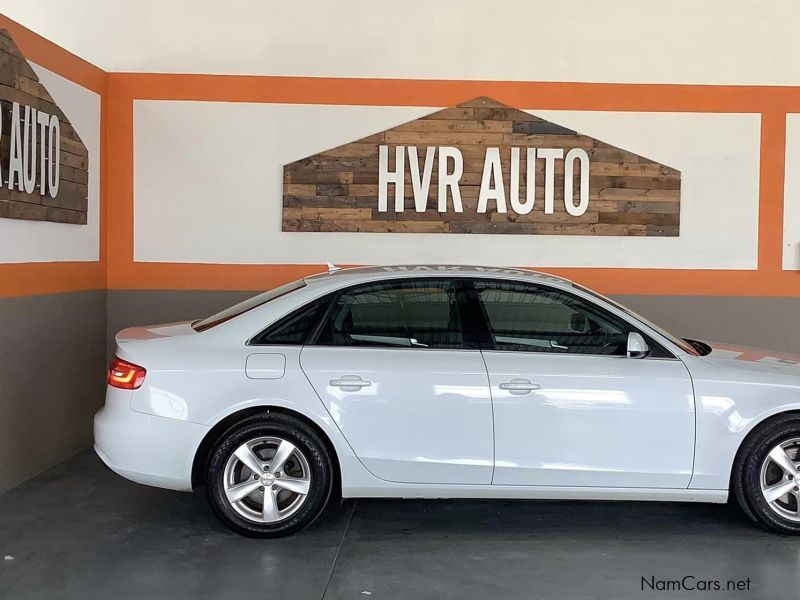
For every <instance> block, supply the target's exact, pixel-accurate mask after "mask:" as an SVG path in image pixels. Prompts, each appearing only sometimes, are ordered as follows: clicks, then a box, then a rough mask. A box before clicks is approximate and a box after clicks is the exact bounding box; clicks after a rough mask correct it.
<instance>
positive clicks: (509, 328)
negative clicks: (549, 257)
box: [474, 279, 695, 488]
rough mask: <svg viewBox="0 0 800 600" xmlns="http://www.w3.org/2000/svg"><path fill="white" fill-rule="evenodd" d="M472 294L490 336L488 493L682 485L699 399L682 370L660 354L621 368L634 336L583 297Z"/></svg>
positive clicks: (493, 284) (529, 290)
mask: <svg viewBox="0 0 800 600" xmlns="http://www.w3.org/2000/svg"><path fill="white" fill-rule="evenodd" d="M474 285H475V287H474V293H475V297H476V299H477V300H478V301H479V302H480V305H481V307H482V309H483V312H484V315H485V318H486V321H487V323H488V329H489V331H488V332H487V334H488V340H487V347H486V348H485V349H484V351H483V355H484V358H485V360H486V366H487V369H488V371H489V378H490V380H491V389H492V396H493V400H494V420H495V474H494V479H493V483H494V484H498V485H540V486H566V487H589V486H590V487H595V486H597V487H641V488H685V487H687V486H688V484H689V480H690V479H691V475H692V464H693V456H694V435H695V421H694V394H693V390H692V383H691V379H690V377H689V373H688V370H687V369H686V367H685V365H684V364H683V362H682V361H680V360H678V359H676V358H675V357H673V356H672V355H670V354H669V353H668V352H667V351H666V350H665V349H664V348H661V347H656V346H654V348H653V351H652V353H651V355H650V356H649V357H647V358H640V359H635V358H627V356H626V353H625V350H626V340H627V334H628V332H629V331H630V330H631V329H633V327H632V325H630V324H629V323H627V321H625V320H624V319H621V318H619V317H618V316H616V315H614V314H612V313H610V312H609V311H607V310H605V309H604V308H602V307H600V306H597V305H596V304H595V303H594V302H590V301H589V300H587V299H584V298H582V297H580V296H577V295H573V294H571V293H567V292H565V291H563V290H560V289H556V288H553V287H549V286H545V285H538V284H537V285H531V284H527V283H524V282H512V281H501V280H480V279H478V280H475V282H474ZM650 341H651V342H653V340H650ZM653 344H655V342H653Z"/></svg>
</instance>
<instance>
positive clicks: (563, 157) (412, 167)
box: [283, 98, 681, 236]
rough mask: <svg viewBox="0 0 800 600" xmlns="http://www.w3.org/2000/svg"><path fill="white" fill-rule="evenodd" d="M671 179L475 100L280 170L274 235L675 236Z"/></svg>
mask: <svg viewBox="0 0 800 600" xmlns="http://www.w3.org/2000/svg"><path fill="white" fill-rule="evenodd" d="M680 187H681V174H680V171H677V170H676V169H673V168H672V167H669V166H667V165H663V164H660V163H657V162H655V161H653V160H650V159H648V158H645V157H642V156H639V155H637V154H634V153H632V152H628V151H626V150H623V149H621V148H617V147H615V146H612V145H610V144H606V143H605V142H602V141H600V140H597V139H594V138H591V137H589V136H586V135H581V134H580V133H578V132H576V131H573V130H571V129H567V128H566V127H562V126H560V125H557V124H555V123H551V122H549V121H545V120H544V119H541V118H539V117H536V116H534V115H531V114H528V113H526V112H524V111H521V110H517V109H514V108H510V107H508V106H506V105H504V104H500V103H499V102H495V101H494V100H491V99H489V98H476V99H474V100H470V101H469V102H465V103H463V104H459V105H458V106H455V107H453V108H447V109H444V110H441V111H439V112H436V113H433V114H431V115H428V116H426V117H423V118H421V119H417V120H415V121H411V122H409V123H405V124H403V125H399V126H397V127H394V128H392V129H389V130H387V131H384V132H382V133H378V134H375V135H372V136H369V137H367V138H364V139H361V140H358V141H355V142H352V143H350V144H345V145H344V146H339V147H338V148H334V149H332V150H327V151H325V152H321V153H319V154H315V155H314V156H309V157H308V158H304V159H301V160H298V161H296V162H293V163H290V164H288V165H285V166H284V168H283V231H366V232H394V233H397V232H409V233H517V234H547V235H561V234H570V235H624V236H628V235H637V236H677V235H678V233H679V227H680Z"/></svg>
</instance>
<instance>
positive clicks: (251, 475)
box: [223, 436, 311, 523]
mask: <svg viewBox="0 0 800 600" xmlns="http://www.w3.org/2000/svg"><path fill="white" fill-rule="evenodd" d="M223 487H224V490H225V496H226V498H227V500H228V502H229V503H230V506H231V507H232V508H233V510H235V511H236V512H237V513H238V514H239V515H241V516H242V517H244V518H245V519H248V520H249V521H253V522H256V523H276V522H278V521H283V520H284V519H288V518H289V517H291V516H292V515H294V514H295V513H296V512H297V511H298V510H300V508H301V507H302V506H303V504H304V503H305V501H306V498H307V497H308V493H309V490H310V489H311V469H310V467H309V464H308V460H307V459H306V457H305V456H304V455H303V453H302V452H301V451H300V450H299V449H298V448H297V446H295V445H294V444H292V443H291V442H290V441H288V440H285V439H283V438H280V437H274V436H262V437H258V438H255V439H252V440H249V441H247V442H245V443H244V444H242V445H240V446H239V447H238V448H236V450H235V451H234V452H233V454H231V456H230V457H229V458H228V460H227V462H226V463H225V470H224V472H223Z"/></svg>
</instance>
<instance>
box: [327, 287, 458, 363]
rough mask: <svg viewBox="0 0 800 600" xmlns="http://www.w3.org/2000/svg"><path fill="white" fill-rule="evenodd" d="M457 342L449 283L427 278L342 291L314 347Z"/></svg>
mask: <svg viewBox="0 0 800 600" xmlns="http://www.w3.org/2000/svg"><path fill="white" fill-rule="evenodd" d="M462 339H463V338H462V333H461V325H460V321H459V314H458V303H457V301H456V294H455V291H454V283H453V282H452V281H450V280H436V279H427V278H426V279H417V280H401V281H388V282H384V283H375V284H369V285H364V286H360V287H357V288H352V289H349V290H345V291H344V292H343V293H342V294H341V296H340V297H339V299H338V300H337V301H336V304H335V305H334V307H333V309H332V310H331V311H330V313H329V317H328V319H327V321H326V323H325V324H324V326H323V328H322V331H321V333H320V337H319V339H318V340H317V343H319V344H323V345H332V346H390V347H419V348H461V347H462Z"/></svg>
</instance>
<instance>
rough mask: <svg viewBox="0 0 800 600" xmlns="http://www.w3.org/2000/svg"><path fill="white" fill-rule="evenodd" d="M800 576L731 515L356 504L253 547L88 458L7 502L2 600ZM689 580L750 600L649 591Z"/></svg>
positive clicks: (776, 545) (785, 583)
mask: <svg viewBox="0 0 800 600" xmlns="http://www.w3.org/2000/svg"><path fill="white" fill-rule="evenodd" d="M4 556H5V557H6V559H5V560H3V557H4ZM8 557H13V559H11V558H8ZM798 567H800V539H793V538H786V537H780V536H774V535H770V534H767V533H765V532H763V531H761V530H760V529H757V528H755V527H754V526H753V525H751V524H750V523H749V522H748V521H746V520H745V518H744V517H742V516H741V515H740V514H739V513H738V511H735V510H732V509H730V508H728V507H726V506H713V505H699V504H698V505H687V504H666V503H606V502H592V503H578V502H519V501H463V500H461V501H439V502H431V501H393V500H392V501H389V500H359V501H358V502H354V501H348V502H345V503H343V504H342V505H336V506H333V507H331V508H329V510H328V511H327V512H326V513H325V515H324V516H323V517H322V518H321V519H320V520H319V521H318V522H317V523H316V524H315V525H314V526H312V527H311V528H310V529H308V530H306V531H305V532H302V533H300V534H298V535H295V536H293V537H290V538H285V539H281V540H272V541H270V540H251V539H246V538H241V537H239V536H237V535H234V534H232V533H229V532H228V531H227V530H226V529H224V528H223V527H222V526H221V525H220V524H219V523H218V522H217V520H216V519H215V518H214V516H213V515H212V514H211V513H210V511H209V509H208V508H207V506H206V502H205V498H204V497H203V496H202V494H194V495H192V494H181V493H176V492H167V491H164V490H158V489H155V488H147V487H144V486H139V485H136V484H133V483H130V482H128V481H126V480H124V479H122V478H120V477H118V476H116V475H114V474H113V473H111V472H110V471H108V470H107V469H106V468H105V467H104V466H103V465H102V464H101V463H100V461H99V460H98V459H97V458H96V457H95V456H94V454H93V453H91V452H84V453H82V454H80V455H78V456H76V457H75V458H72V459H70V460H68V461H66V462H64V463H62V464H61V465H59V466H57V467H55V468H53V469H51V470H50V471H48V472H46V473H44V474H43V475H41V476H39V477H37V478H35V479H33V480H31V481H28V482H27V483H25V484H23V485H22V486H20V487H18V488H16V489H14V490H12V491H10V492H8V493H6V494H4V495H2V496H0V597H2V598H13V599H15V600H18V599H19V600H22V599H28V598H47V599H51V598H59V599H69V598H76V599H81V600H88V599H94V598H97V599H103V600H108V599H125V598H136V599H141V598H146V599H154V598H168V599H169V600H181V599H183V598H237V599H243V598H248V599H249V598H281V599H282V600H291V599H294V598H297V599H302V600H307V599H314V600H316V599H320V598H323V597H324V598H328V599H334V598H350V599H362V600H365V599H367V598H369V599H370V600H378V599H384V598H409V599H414V600H419V599H423V598H437V599H439V598H441V599H447V598H458V599H471V598H492V599H494V598H504V599H506V598H509V599H513V598H526V599H530V598H554V599H556V598H557V599H560V600H561V599H580V598H606V599H608V598H613V599H623V598H651V597H652V598H656V597H658V598H664V597H668V598H705V597H709V598H711V597H714V598H730V597H738V598H759V599H767V598H782V599H786V598H797V597H798V590H800V568H798ZM687 575H690V576H694V577H696V578H698V579H716V580H720V581H721V582H722V585H723V586H724V585H727V580H728V579H737V580H738V579H742V580H746V579H747V578H750V580H751V583H750V591H749V592H747V591H739V592H735V593H726V592H709V593H705V592H699V591H671V592H665V591H661V592H658V591H651V590H650V589H649V588H648V587H645V590H644V591H643V590H642V577H645V578H648V579H649V578H650V577H655V579H656V580H675V579H681V578H683V577H685V576H687ZM743 585H744V584H743Z"/></svg>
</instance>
